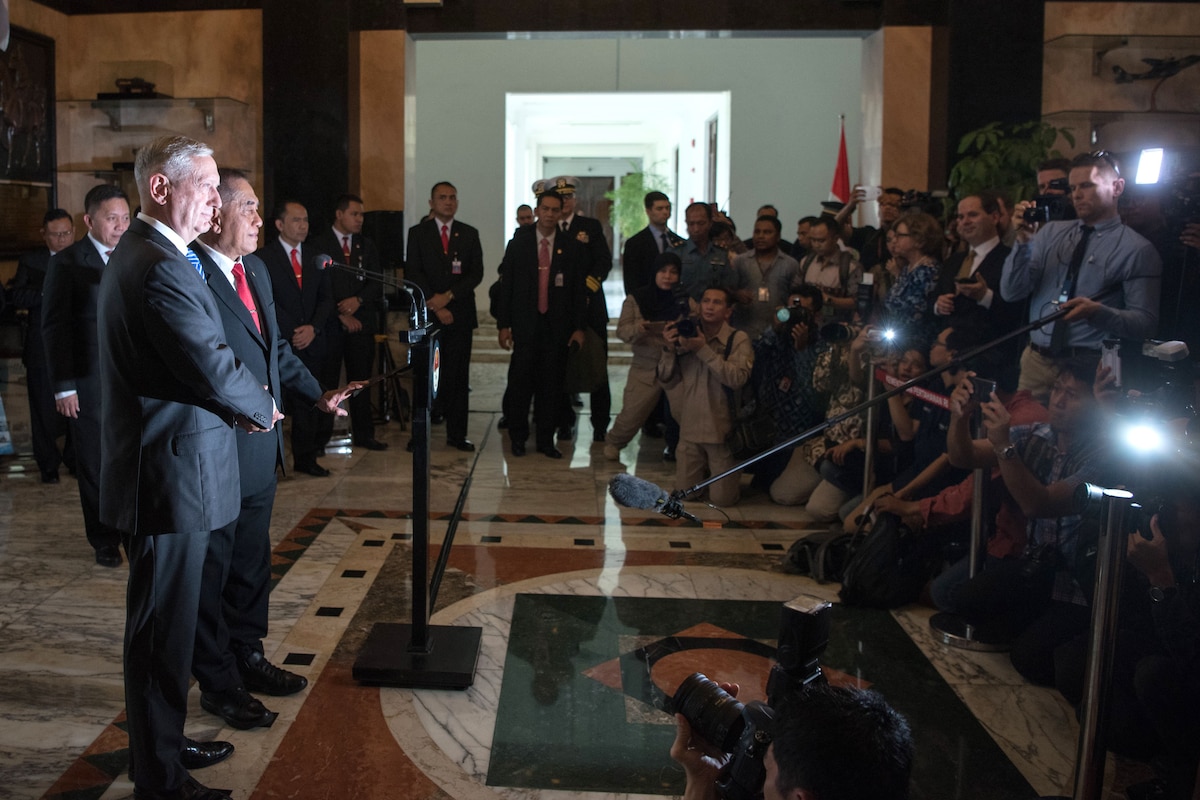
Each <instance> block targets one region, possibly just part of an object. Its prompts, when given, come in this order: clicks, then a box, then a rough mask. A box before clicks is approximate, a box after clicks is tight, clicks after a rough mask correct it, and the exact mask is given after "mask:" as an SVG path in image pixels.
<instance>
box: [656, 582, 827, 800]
mask: <svg viewBox="0 0 1200 800" xmlns="http://www.w3.org/2000/svg"><path fill="white" fill-rule="evenodd" d="M832 608H833V605H832V604H831V603H829V602H827V601H825V600H820V599H818V598H815V597H810V596H808V595H800V596H799V597H797V598H795V599H794V600H789V601H788V602H787V603H784V604H783V610H782V619H781V622H780V630H779V646H778V647H777V648H776V653H775V659H776V663H775V664H774V665H772V667H771V675H770V677H769V678H768V679H767V703H762V702H757V701H755V702H750V703H740V702H738V701H737V700H736V699H735V698H734V697H733V696H732V695H730V694H729V693H728V692H726V691H725V690H724V689H722V688H721V687H720V686H718V685H717V684H716V682H715V681H712V680H709V679H708V678H707V677H705V676H704V674H703V673H700V672H694V673H692V674H691V675H690V676H688V677H687V678H685V679H684V681H683V682H682V683H680V684H679V688H678V689H676V691H675V695H674V696H673V697H672V698H670V700H669V701H668V702H667V708H666V710H667V711H669V712H672V713H679V714H683V716H684V718H685V719H687V721H688V724H689V725H690V726H691V728H692V732H693V733H695V734H696V735H698V736H701V737H703V738H704V740H705V741H707V742H709V743H710V744H712V745H713V746H714V747H716V748H718V749H720V750H721V751H722V752H724V753H728V754H729V761H727V762H726V764H725V766H724V767H723V768H722V769H721V774H720V776H719V777H718V778H717V791H718V792H719V793H720V795H721V797H723V798H724V799H725V800H756V799H757V798H761V797H762V796H763V791H762V790H763V779H764V777H765V775H766V767H765V766H764V764H763V758H764V757H765V756H766V753H767V748H769V747H770V746H771V740H772V729H773V723H774V721H775V716H776V712H775V708H777V707H778V706H779V704H780V703H781V702H783V701H785V700H786V699H787V698H788V697H791V696H794V695H797V694H799V693H800V692H801V691H802V690H803V689H804V687H806V686H808V685H809V684H812V683H823V682H824V681H825V676H824V675H823V674H822V672H821V666H820V661H819V659H820V656H821V654H822V653H823V652H825V647H826V646H827V645H828V644H829V624H830V613H831V611H832Z"/></svg>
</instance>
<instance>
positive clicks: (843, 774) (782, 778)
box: [671, 683, 916, 800]
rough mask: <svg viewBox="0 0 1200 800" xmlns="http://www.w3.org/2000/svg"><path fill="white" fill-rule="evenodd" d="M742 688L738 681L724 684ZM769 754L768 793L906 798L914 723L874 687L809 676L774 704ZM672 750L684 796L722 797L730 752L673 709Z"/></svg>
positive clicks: (767, 798)
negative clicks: (815, 679)
mask: <svg viewBox="0 0 1200 800" xmlns="http://www.w3.org/2000/svg"><path fill="white" fill-rule="evenodd" d="M721 688H722V689H724V690H726V691H728V692H730V693H731V694H733V695H735V696H736V695H737V692H738V686H737V684H728V683H727V684H721ZM773 710H774V712H775V719H774V721H773V723H772V724H771V726H770V730H769V731H767V733H768V734H769V736H770V744H769V745H768V747H767V751H766V753H765V754H764V755H763V785H762V797H763V800H907V798H908V785H909V780H910V778H911V776H912V767H913V761H914V758H915V755H916V753H915V747H914V745H913V736H912V729H911V728H910V727H909V724H908V720H906V719H905V718H904V717H903V716H902V715H901V714H900V713H899V712H897V711H896V710H895V709H894V708H892V707H891V706H890V705H888V703H887V701H886V700H884V699H883V696H882V695H880V694H878V693H877V692H874V691H871V690H869V689H855V688H839V687H832V686H829V685H827V684H825V683H811V684H809V685H808V686H806V687H805V688H803V689H801V690H800V691H799V692H797V693H796V694H794V695H790V696H788V697H786V698H785V699H784V701H783V702H781V703H779V705H778V707H777V708H774V709H773ZM675 726H676V728H675V741H674V743H673V744H672V745H671V758H673V759H674V760H675V761H677V762H678V763H679V764H680V765H682V766H683V771H684V774H685V776H686V781H687V783H686V786H685V788H684V792H683V800H717V798H718V797H720V796H721V795H720V793H719V792H718V790H717V779H718V777H720V772H721V766H722V765H723V764H724V763H725V761H726V760H727V754H725V753H722V752H721V751H720V750H718V749H717V748H715V747H714V746H713V745H712V744H711V743H709V742H707V741H705V739H704V738H703V737H702V736H700V735H698V734H697V733H695V732H693V731H692V727H691V725H690V724H688V721H687V718H686V717H684V715H683V714H678V713H677V714H676V715H675Z"/></svg>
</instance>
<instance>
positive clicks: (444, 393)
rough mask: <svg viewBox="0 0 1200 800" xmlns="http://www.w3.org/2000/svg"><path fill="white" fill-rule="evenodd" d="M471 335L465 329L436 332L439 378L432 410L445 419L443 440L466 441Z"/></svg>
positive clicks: (450, 327)
mask: <svg viewBox="0 0 1200 800" xmlns="http://www.w3.org/2000/svg"><path fill="white" fill-rule="evenodd" d="M473 333H474V332H473V331H472V330H471V329H470V328H468V327H466V326H465V325H462V326H458V325H451V326H449V327H447V328H439V330H438V343H439V347H440V349H441V356H442V357H441V377H440V379H439V381H438V396H437V397H436V398H435V399H434V401H433V403H434V409H435V410H436V411H438V412H440V413H441V414H442V416H444V417H445V418H446V438H447V439H455V440H462V439H466V438H467V415H468V414H469V413H470V410H471V405H470V396H471V394H470V386H471V342H472V338H473Z"/></svg>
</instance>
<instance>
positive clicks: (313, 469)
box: [255, 200, 333, 478]
mask: <svg viewBox="0 0 1200 800" xmlns="http://www.w3.org/2000/svg"><path fill="white" fill-rule="evenodd" d="M274 219H275V230H276V231H278V232H279V238H278V239H276V240H275V241H274V242H270V243H266V244H263V245H262V247H260V248H259V250H258V251H257V252H256V253H255V255H256V256H258V257H259V258H260V259H262V261H263V263H264V264H266V267H267V274H268V275H269V276H270V278H271V292H272V293H273V294H274V295H275V316H276V318H277V319H278V320H279V331H280V335H282V336H283V338H285V339H287V341H288V344H289V345H290V347H291V349H292V353H294V354H295V355H296V357H297V358H299V359H300V361H301V362H303V363H304V366H305V368H307V369H308V371H309V372H311V373H312V374H313V375H319V374H321V370H322V365H323V364H324V357H325V356H326V346H327V344H328V341H327V337H326V335H325V326H326V325H327V324H328V323H329V321H330V317H331V316H333V295H332V293H331V290H330V287H329V274H328V272H326V271H322V270H321V269H320V268H319V267H318V266H317V264H316V256H317V255H318V254H317V253H316V251H315V248H313V247H312V245H309V244H306V243H305V240H306V239H307V238H308V209H306V208H305V207H304V206H303V205H301V204H300V203H298V202H296V201H295V200H284V201H283V202H281V203H279V204H278V205H277V206H276V208H275V214H274ZM283 399H284V402H285V403H286V407H287V408H288V416H289V417H290V418H291V420H292V433H291V437H292V469H293V471H295V472H302V473H304V474H305V475H312V476H313V477H314V478H324V477H327V476H328V475H329V470H327V469H325V467H323V466H321V465H320V464H319V463H318V462H317V456H319V455H320V454H321V453H322V452H323V445H322V444H321V443H320V436H321V430H322V426H323V425H324V424H325V421H324V419H323V418H324V415H323V414H321V413H320V412H319V411H317V410H316V409H314V408H311V407H310V404H308V403H306V402H305V400H304V398H303V397H301V396H299V395H297V394H295V393H294V392H293V391H292V390H291V389H289V388H288V387H287V386H284V387H283Z"/></svg>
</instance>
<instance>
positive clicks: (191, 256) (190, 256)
mask: <svg viewBox="0 0 1200 800" xmlns="http://www.w3.org/2000/svg"><path fill="white" fill-rule="evenodd" d="M187 260H188V261H190V262H192V266H193V267H195V268H196V272H198V273H200V280H202V281H205V282H206V283H207V281H208V279H207V278H205V277H204V267H203V266H202V265H201V264H200V256H198V255H196V254H195V252H193V251H192V248H190V247H189V248H188V251H187Z"/></svg>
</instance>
